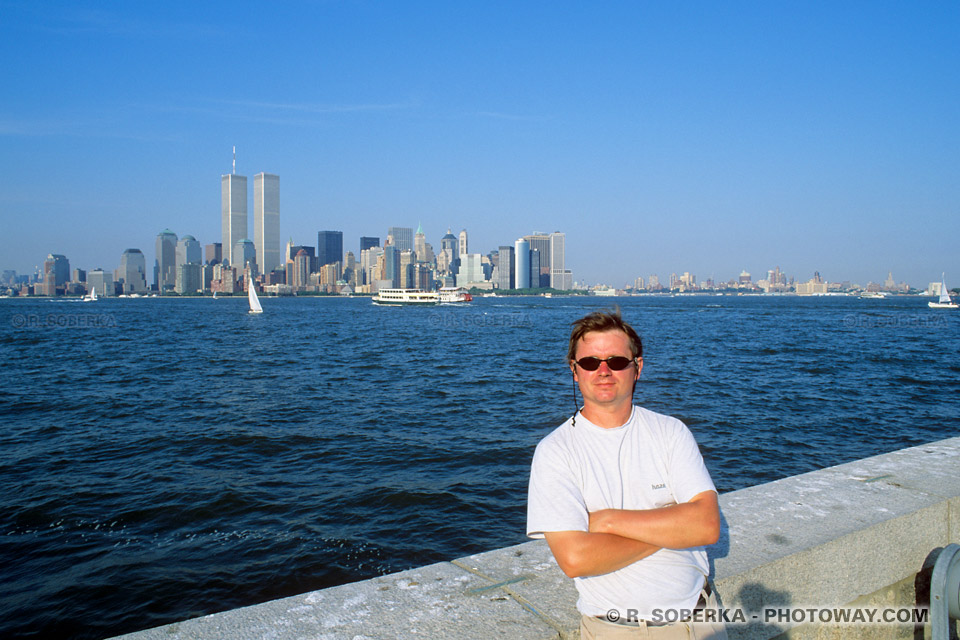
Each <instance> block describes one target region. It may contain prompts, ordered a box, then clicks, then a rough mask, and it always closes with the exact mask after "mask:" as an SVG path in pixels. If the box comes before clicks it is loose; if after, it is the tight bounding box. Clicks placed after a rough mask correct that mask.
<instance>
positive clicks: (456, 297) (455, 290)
mask: <svg viewBox="0 0 960 640" xmlns="http://www.w3.org/2000/svg"><path fill="white" fill-rule="evenodd" d="M471 300H473V296H471V295H470V294H469V293H467V290H466V289H464V288H463V287H441V288H440V304H458V303H461V302H470V301H471Z"/></svg>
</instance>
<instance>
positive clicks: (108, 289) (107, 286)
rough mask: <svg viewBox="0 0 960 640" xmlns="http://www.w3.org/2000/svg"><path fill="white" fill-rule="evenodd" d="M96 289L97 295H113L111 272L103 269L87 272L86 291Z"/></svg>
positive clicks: (104, 296) (103, 296)
mask: <svg viewBox="0 0 960 640" xmlns="http://www.w3.org/2000/svg"><path fill="white" fill-rule="evenodd" d="M94 289H96V291H97V295H98V296H100V297H101V298H106V297H108V296H112V295H113V274H112V273H110V272H109V271H104V270H103V269H94V270H93V271H90V272H88V273H87V292H88V293H89V292H90V291H93V290H94Z"/></svg>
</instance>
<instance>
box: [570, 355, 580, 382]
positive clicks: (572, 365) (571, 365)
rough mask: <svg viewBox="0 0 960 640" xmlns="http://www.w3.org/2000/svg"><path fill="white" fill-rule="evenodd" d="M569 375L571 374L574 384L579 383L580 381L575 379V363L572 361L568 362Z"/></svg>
mask: <svg viewBox="0 0 960 640" xmlns="http://www.w3.org/2000/svg"><path fill="white" fill-rule="evenodd" d="M570 373H572V374H573V379H574V381H575V382H580V380H578V379H577V363H575V362H573V361H572V360H571V361H570Z"/></svg>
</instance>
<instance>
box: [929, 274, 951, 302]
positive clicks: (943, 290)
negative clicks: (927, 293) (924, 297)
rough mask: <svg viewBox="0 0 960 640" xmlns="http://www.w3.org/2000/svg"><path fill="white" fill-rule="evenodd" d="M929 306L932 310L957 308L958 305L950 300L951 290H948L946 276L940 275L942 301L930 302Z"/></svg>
mask: <svg viewBox="0 0 960 640" xmlns="http://www.w3.org/2000/svg"><path fill="white" fill-rule="evenodd" d="M927 306H928V307H930V308H931V309H956V308H957V303H956V302H954V301H953V300H951V299H950V290H949V289H947V278H946V274H940V299H939V300H938V301H936V302H928V303H927Z"/></svg>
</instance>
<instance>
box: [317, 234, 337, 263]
mask: <svg viewBox="0 0 960 640" xmlns="http://www.w3.org/2000/svg"><path fill="white" fill-rule="evenodd" d="M335 262H339V263H341V264H343V231H318V232H317V267H323V266H325V265H328V264H334V263H335Z"/></svg>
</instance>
